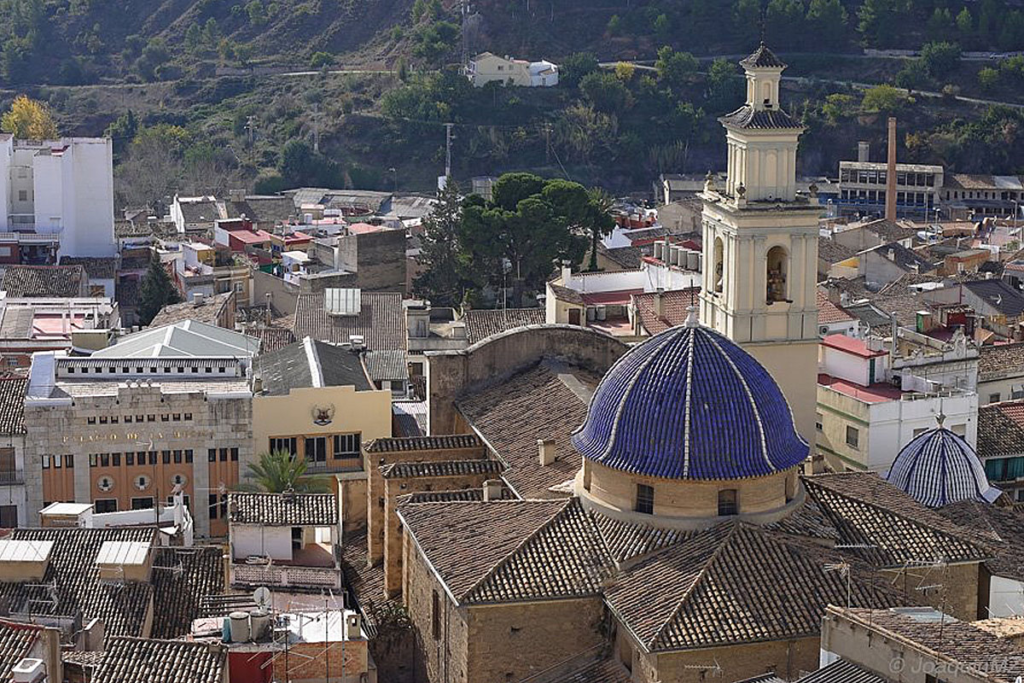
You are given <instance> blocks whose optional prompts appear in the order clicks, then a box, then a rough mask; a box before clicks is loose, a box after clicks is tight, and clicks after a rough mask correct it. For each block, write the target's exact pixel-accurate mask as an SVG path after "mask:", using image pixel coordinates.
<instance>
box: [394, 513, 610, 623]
mask: <svg viewBox="0 0 1024 683" xmlns="http://www.w3.org/2000/svg"><path fill="white" fill-rule="evenodd" d="M399 514H400V515H401V516H402V519H403V520H404V523H405V528H406V529H407V530H408V532H409V533H411V534H412V535H413V536H414V537H415V539H416V543H417V544H418V546H419V547H420V548H421V549H422V550H423V552H424V554H425V555H426V557H427V558H428V560H429V561H430V563H431V565H432V566H433V568H434V570H435V571H436V572H437V573H438V576H439V578H440V579H441V581H442V582H443V583H444V584H445V586H446V588H447V589H448V591H449V593H450V594H451V596H452V598H453V599H454V600H455V601H456V602H457V603H459V604H472V603H481V602H510V601H517V600H531V599H543V598H547V599H551V598H555V597H581V596H587V595H596V594H597V593H598V592H599V589H600V583H601V581H602V580H604V579H606V578H608V577H609V576H610V574H611V562H610V558H608V557H607V554H606V552H605V551H604V550H603V543H602V542H601V537H600V535H599V534H598V532H597V528H596V527H595V526H594V524H593V521H592V520H591V519H590V517H589V515H588V514H587V513H586V512H585V511H584V510H583V507H582V506H581V504H580V502H579V500H578V499H571V500H568V501H540V500H524V501H491V502H486V503H483V502H481V503H476V502H454V503H420V504H407V505H404V506H403V507H401V508H400V510H399Z"/></svg>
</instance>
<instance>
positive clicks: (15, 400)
mask: <svg viewBox="0 0 1024 683" xmlns="http://www.w3.org/2000/svg"><path fill="white" fill-rule="evenodd" d="M27 389H28V378H27V377H0V434H24V433H25V391H26V390H27Z"/></svg>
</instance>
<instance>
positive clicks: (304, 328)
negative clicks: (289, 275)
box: [292, 292, 408, 351]
mask: <svg viewBox="0 0 1024 683" xmlns="http://www.w3.org/2000/svg"><path fill="white" fill-rule="evenodd" d="M292 329H293V331H294V332H295V336H296V337H299V338H301V337H312V338H313V339H316V340H319V341H326V342H331V343H332V344H342V343H345V344H347V343H349V341H350V339H349V337H350V336H352V335H362V336H363V339H364V342H365V344H366V348H367V349H368V350H370V351H384V350H389V349H401V350H405V348H406V346H407V344H408V334H407V332H406V327H405V309H404V308H403V307H402V295H401V294H400V293H398V292H362V293H361V294H360V310H359V313H358V314H356V315H331V314H329V313H328V312H327V311H326V310H325V309H324V293H323V292H314V293H311V294H299V298H298V302H297V303H296V306H295V324H294V327H293V328H292Z"/></svg>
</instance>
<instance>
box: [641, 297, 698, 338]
mask: <svg viewBox="0 0 1024 683" xmlns="http://www.w3.org/2000/svg"><path fill="white" fill-rule="evenodd" d="M699 293H700V288H698V287H693V288H690V289H674V290H671V291H668V292H662V293H661V297H662V314H661V315H660V316H659V315H658V314H657V313H656V311H655V300H656V298H657V296H658V294H657V293H655V292H648V293H646V294H634V295H633V301H634V303H635V304H636V314H637V315H638V316H639V318H640V324H641V325H642V326H643V328H644V329H645V330H647V332H648V334H652V335H653V334H658V333H660V332H664V331H665V330H667V329H668V328H670V327H675V326H676V325H682V324H683V323H684V322H686V318H687V316H688V315H689V310H688V309H689V308H690V306H696V305H697V297H698V294H699Z"/></svg>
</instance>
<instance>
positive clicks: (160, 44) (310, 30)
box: [0, 0, 1024, 205]
mask: <svg viewBox="0 0 1024 683" xmlns="http://www.w3.org/2000/svg"><path fill="white" fill-rule="evenodd" d="M760 4H761V3H760V2H759V0H725V1H723V0H674V1H671V2H670V1H668V0H649V1H643V0H615V1H611V0H608V1H606V2H604V3H594V2H593V1H592V0H480V1H479V2H475V3H473V14H472V15H469V16H467V17H462V16H461V15H460V11H459V4H458V3H457V2H455V0H443V1H442V0H306V1H305V2H295V1H292V0H273V1H272V0H248V1H247V2H246V1H244V0H0V87H6V88H7V90H6V91H5V93H4V95H3V96H2V97H0V100H2V102H0V104H3V105H4V106H5V107H6V105H7V104H9V102H10V101H11V100H13V98H14V96H15V95H16V94H18V93H21V92H25V93H28V94H30V95H31V96H33V97H35V98H37V99H41V100H44V101H45V102H46V103H47V104H48V105H49V106H50V108H51V110H52V111H53V112H54V114H55V115H56V117H57V120H58V124H59V125H60V127H61V128H62V130H63V131H64V132H69V133H74V134H80V135H99V134H103V133H107V134H109V135H111V136H113V137H114V139H115V154H116V160H117V164H118V171H117V172H118V177H119V178H120V179H121V180H122V182H121V183H119V188H120V194H119V196H120V199H121V201H122V202H124V203H127V204H133V205H137V204H144V203H150V204H152V203H154V202H156V201H158V200H159V198H161V197H167V196H170V195H171V194H173V193H174V192H186V193H192V192H216V191H221V190H223V189H225V188H226V187H229V186H239V185H242V186H248V187H250V188H256V189H257V190H261V191H272V190H275V189H279V188H282V187H286V186H291V185H295V184H317V185H347V186H354V187H362V188H376V189H382V188H392V187H399V188H402V189H420V190H427V189H430V188H432V187H433V186H434V183H435V180H434V177H435V176H436V175H438V174H439V173H440V172H441V169H442V168H443V160H444V127H443V124H444V123H446V122H451V123H454V124H455V142H454V149H453V153H454V154H453V158H454V172H455V174H456V176H457V177H461V178H465V177H468V176H471V175H483V174H488V175H497V174H500V173H502V172H505V171H513V170H530V171H533V172H536V173H539V174H541V175H544V176H547V177H553V176H562V177H570V178H572V179H574V180H579V181H581V182H584V183H586V184H588V185H597V184H600V185H603V186H605V187H607V188H609V189H611V190H614V191H616V192H623V191H644V190H645V189H646V188H647V187H649V182H650V180H651V178H652V177H653V176H655V175H657V174H658V173H660V172H689V173H701V172H703V171H705V170H706V169H707V168H717V167H720V166H721V158H722V153H723V139H722V136H721V134H720V129H719V127H718V124H717V121H716V120H715V119H716V117H717V116H720V115H722V114H724V113H725V112H727V111H729V110H730V109H732V108H733V107H735V106H736V105H737V104H738V103H739V101H740V100H741V99H742V92H743V86H742V77H741V75H740V73H739V70H738V67H737V66H736V61H737V56H738V55H742V54H745V53H747V52H749V50H750V49H751V48H752V46H753V45H754V44H755V43H756V42H757V40H758V36H759V32H760V26H759V24H760V17H759V7H760ZM597 5H599V6H597ZM568 26H571V27H572V30H567V27H568ZM765 30H766V33H767V35H768V37H769V42H770V43H771V44H772V46H773V48H775V49H776V50H777V51H778V52H779V53H780V54H782V55H783V56H784V57H785V58H786V60H787V61H789V62H790V64H791V68H790V70H789V71H788V72H787V75H788V76H796V77H801V78H802V79H803V80H801V81H800V82H793V81H787V83H786V84H785V93H784V100H785V103H786V107H787V109H789V110H790V111H791V113H793V114H794V115H795V116H797V117H798V118H799V119H800V120H801V121H802V122H803V123H804V124H805V125H806V126H808V132H807V134H806V135H805V136H804V139H803V142H802V151H801V164H802V168H801V171H802V172H803V173H806V174H826V173H829V174H834V172H835V164H836V161H837V160H838V159H839V158H847V157H849V156H850V155H851V154H853V152H854V146H855V141H856V140H858V139H868V140H873V141H876V142H881V140H882V138H883V135H884V131H883V127H884V118H885V116H887V115H889V114H891V113H896V114H898V116H899V117H900V120H901V130H902V131H903V133H904V135H903V136H902V137H901V144H902V145H903V147H904V149H903V150H902V152H903V154H904V158H908V159H914V160H918V161H938V162H942V163H946V164H948V165H950V167H951V168H953V169H955V170H965V171H998V172H1007V173H1010V172H1015V171H1017V170H1020V169H1019V168H1018V167H1020V166H1021V164H1020V162H1018V161H1017V160H1018V159H1020V158H1021V157H1022V153H1024V140H1018V131H1019V130H1021V124H1022V123H1024V119H1022V117H1021V116H1020V114H1019V113H1018V112H1016V111H1012V110H1008V109H999V108H996V109H992V110H988V111H986V110H985V108H983V107H978V106H976V105H971V104H967V103H964V102H960V101H957V100H956V99H955V97H956V96H957V95H971V96H977V97H990V98H993V99H1005V100H1008V101H1024V100H1021V99H1020V98H1021V88H1020V86H1021V85H1022V84H1024V58H1021V57H1008V58H1005V59H1002V60H998V61H988V62H964V61H960V55H961V52H962V51H963V50H979V49H982V50H985V49H990V50H1015V49H1021V48H1024V14H1022V10H1020V9H1018V8H1016V7H1013V8H1011V7H1007V6H1006V4H1005V3H1004V2H1003V1H1002V0H981V1H980V2H971V3H963V2H962V1H960V0H956V1H954V0H861V1H858V2H854V1H852V0H850V1H841V0H770V1H769V2H767V3H766V15H765ZM864 47H876V48H894V47H896V48H901V49H917V50H921V56H920V57H919V58H916V59H900V58H864V57H863V54H862V49H863V48H864ZM483 49H489V50H491V51H494V52H497V53H505V54H515V55H518V56H523V57H531V58H540V57H546V58H550V59H553V60H555V61H557V62H558V63H559V64H560V65H561V67H562V83H561V84H560V85H559V87H557V88H552V89H504V88H501V87H499V86H489V87H487V88H481V89H474V88H472V87H470V85H469V83H468V82H467V81H466V80H465V79H464V78H463V77H461V76H460V75H459V74H458V72H457V68H458V63H459V61H460V57H461V54H462V53H463V52H464V51H465V52H467V53H470V54H471V53H474V52H476V51H479V50H483ZM708 55H729V56H728V57H724V58H721V59H710V58H708V57H707V56H708ZM631 58H636V59H640V60H647V61H646V62H644V63H643V64H641V65H636V66H634V65H630V64H625V63H619V64H618V65H617V66H616V64H615V63H616V61H618V60H623V59H631ZM599 61H602V62H609V63H610V64H611V66H606V67H599V65H598V62H599ZM274 68H276V69H277V70H278V71H281V70H288V69H292V70H311V73H308V74H305V75H290V76H289V75H280V76H274V75H272V73H273V70H274ZM332 70H341V71H344V73H341V72H339V73H332ZM229 72H230V75H225V74H226V73H229ZM844 81H860V82H864V83H881V84H891V86H899V87H901V88H908V89H910V90H911V94H910V95H908V94H907V93H906V92H905V91H901V90H897V89H896V88H894V87H890V86H883V87H879V88H871V89H869V90H868V91H867V92H864V91H863V89H855V88H852V87H850V86H849V85H847V84H845V83H844ZM79 86H85V87H79ZM922 90H930V91H934V92H942V93H944V95H945V97H944V98H943V99H937V98H933V97H928V96H922V95H920V94H918V93H919V91H922ZM317 133H318V134H319V143H320V144H319V151H317V150H315V149H314V144H313V143H314V136H315V135H316V134H317ZM997 165H998V167H997ZM129 181H130V182H129Z"/></svg>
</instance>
